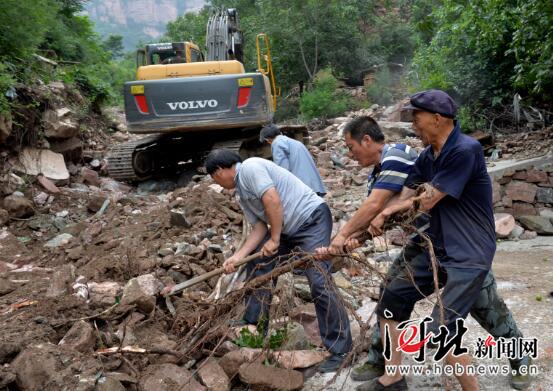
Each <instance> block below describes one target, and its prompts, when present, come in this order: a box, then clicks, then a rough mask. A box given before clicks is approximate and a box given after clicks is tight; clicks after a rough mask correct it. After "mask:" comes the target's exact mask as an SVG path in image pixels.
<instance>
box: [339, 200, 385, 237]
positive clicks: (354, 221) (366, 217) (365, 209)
mask: <svg viewBox="0 0 553 391" xmlns="http://www.w3.org/2000/svg"><path fill="white" fill-rule="evenodd" d="M393 195H394V192H393V191H391V190H384V189H374V190H373V191H372V192H371V194H370V195H369V197H367V199H366V200H365V201H363V204H361V207H360V208H359V209H358V210H357V211H356V212H355V213H354V215H353V216H352V217H351V219H350V220H349V221H348V222H347V224H346V225H345V226H344V227H343V228H342V229H341V230H340V232H338V234H337V235H336V236H337V237H339V238H343V239H344V240H345V239H347V238H349V237H350V236H351V235H353V234H354V233H356V232H358V231H362V230H364V229H366V228H367V227H368V226H369V224H370V222H371V220H372V219H373V218H374V217H375V216H376V215H377V214H379V213H380V212H381V211H382V209H383V207H384V205H386V203H387V202H388V201H389V200H390V198H392V196H393Z"/></svg>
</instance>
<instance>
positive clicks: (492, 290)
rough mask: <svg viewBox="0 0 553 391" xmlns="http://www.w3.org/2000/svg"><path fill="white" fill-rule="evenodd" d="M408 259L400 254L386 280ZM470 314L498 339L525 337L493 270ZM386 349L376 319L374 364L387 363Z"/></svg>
mask: <svg viewBox="0 0 553 391" xmlns="http://www.w3.org/2000/svg"><path fill="white" fill-rule="evenodd" d="M406 261H407V260H406V259H404V256H403V253H402V254H400V255H399V256H398V257H397V258H396V259H395V260H394V262H393V263H392V265H391V266H390V268H389V269H388V274H387V276H386V280H387V281H390V280H392V279H393V278H394V277H395V276H397V275H398V273H399V272H400V271H401V268H402V265H403V263H404V262H406ZM381 291H382V286H381ZM470 315H471V316H472V317H473V318H474V319H475V320H476V321H477V322H478V324H480V326H482V328H483V329H484V330H486V331H487V332H488V333H490V335H492V336H493V337H494V338H496V339H497V338H499V337H503V338H505V339H510V338H517V337H520V338H522V333H521V332H520V330H519V329H518V327H517V324H516V322H515V319H514V318H513V314H512V312H511V311H510V310H509V308H507V305H506V304H505V302H504V301H503V298H502V297H501V296H499V293H498V292H497V284H496V282H495V277H494V275H493V273H492V271H491V270H490V271H489V272H488V274H487V275H486V277H485V279H484V282H483V283H482V288H481V289H480V291H479V292H478V296H477V298H476V301H475V302H474V304H473V305H472V307H471V309H470ZM383 350H384V348H383V345H382V339H381V336H380V323H379V322H376V326H375V328H374V330H373V332H372V334H371V344H370V347H369V354H368V360H367V361H368V362H369V363H370V364H373V365H384V357H383V356H382V352H383ZM525 361H527V360H526V359H523V360H511V366H512V367H513V368H518V367H519V366H520V365H521V364H523V363H524V362H525Z"/></svg>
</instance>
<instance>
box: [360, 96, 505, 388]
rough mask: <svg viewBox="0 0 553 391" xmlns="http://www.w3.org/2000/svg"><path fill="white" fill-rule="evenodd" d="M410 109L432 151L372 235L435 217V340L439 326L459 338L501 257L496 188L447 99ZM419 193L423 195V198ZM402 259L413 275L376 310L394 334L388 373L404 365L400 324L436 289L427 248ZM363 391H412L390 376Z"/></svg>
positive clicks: (454, 360)
mask: <svg viewBox="0 0 553 391" xmlns="http://www.w3.org/2000/svg"><path fill="white" fill-rule="evenodd" d="M408 108H409V109H411V110H413V118H414V119H413V129H414V130H415V132H416V133H417V134H418V136H419V137H420V138H421V139H422V141H423V143H424V144H425V145H428V147H427V148H426V149H425V150H424V151H423V152H422V154H421V155H420V157H419V158H418V159H417V161H416V163H415V165H414V167H413V170H412V171H411V173H410V175H409V177H408V178H407V181H406V187H404V189H403V190H402V195H401V196H400V197H399V198H398V200H397V202H392V203H390V204H389V205H388V206H387V207H386V208H385V209H384V210H383V211H382V212H381V213H380V214H379V215H378V216H377V217H376V218H375V219H373V221H372V222H371V231H372V233H373V234H381V228H382V226H383V223H384V221H385V220H386V219H387V218H388V217H390V216H391V215H393V214H395V213H397V212H400V211H405V210H409V209H412V208H415V209H417V210H419V211H423V212H426V213H428V214H429V215H430V228H429V230H428V231H427V234H428V236H429V237H430V240H431V242H432V245H433V248H434V250H435V253H436V256H437V259H438V263H439V265H438V270H436V273H437V275H438V279H439V284H440V287H443V292H442V294H441V299H442V302H443V308H442V309H440V308H439V307H438V306H436V307H435V308H434V311H433V313H432V317H433V319H434V324H433V325H432V327H431V331H434V333H436V331H437V326H438V324H437V323H438V322H440V323H441V321H442V320H443V324H444V325H445V326H446V327H447V330H448V331H449V332H450V335H452V334H453V333H456V331H457V330H456V320H457V319H459V318H463V319H464V318H465V317H466V316H467V315H468V313H469V310H470V309H471V307H472V306H473V304H474V301H475V300H476V298H477V296H478V292H479V290H480V289H481V287H482V283H483V281H484V278H485V277H486V274H487V273H488V271H489V270H490V267H491V262H492V260H493V256H494V253H495V229H494V219H493V205H492V187H491V181H490V178H489V176H488V173H487V171H486V165H485V161H484V155H483V151H482V148H481V146H480V144H479V143H478V142H477V141H475V140H473V139H472V138H470V137H468V136H465V135H463V134H462V133H461V132H460V128H459V126H458V124H457V123H456V122H455V121H454V118H455V114H456V111H457V107H456V104H455V102H454V101H453V100H452V99H451V97H450V96H449V95H447V94H446V93H445V92H443V91H439V90H430V91H424V92H421V93H418V94H415V95H413V96H412V97H411V100H410V106H409V107H408ZM410 188H411V189H410ZM415 188H417V189H420V190H422V192H421V194H420V195H418V196H417V195H416V192H417V190H415ZM404 257H405V258H406V261H408V262H405V263H406V264H408V265H409V267H408V268H409V270H404V271H402V272H400V273H398V275H396V276H395V277H394V278H393V279H391V281H389V282H388V284H387V285H386V287H385V289H384V292H383V294H382V298H381V301H380V302H379V304H378V307H377V313H378V315H379V320H380V327H381V330H383V331H384V330H386V329H388V330H389V332H390V338H389V341H390V345H391V346H390V349H389V352H390V356H389V359H388V360H386V366H394V365H399V364H401V351H400V350H397V347H398V340H399V336H400V330H398V329H397V326H398V324H399V323H400V322H403V321H406V320H408V319H409V317H410V315H411V312H412V310H413V308H414V305H415V303H416V302H417V301H419V300H421V299H423V298H425V297H426V296H428V295H430V294H432V293H433V292H434V290H435V286H434V279H433V273H432V267H431V260H430V252H429V250H428V249H427V248H425V246H424V241H422V242H421V244H415V243H411V244H410V245H409V246H407V248H406V249H405V251H404ZM412 281H414V284H413V282H412ZM415 285H416V286H415ZM441 310H443V317H442V316H441ZM446 362H447V364H449V365H453V366H456V365H461V366H463V367H465V368H466V367H467V366H468V364H469V363H470V356H469V355H467V354H464V355H460V356H454V355H453V354H451V353H449V354H448V355H447V356H446ZM457 378H458V380H459V382H460V383H461V386H462V387H463V389H467V390H469V389H470V390H478V382H477V380H476V377H474V376H469V375H467V374H466V372H465V374H460V375H458V376H457ZM359 389H360V390H391V389H394V390H396V389H397V390H403V389H407V385H406V382H405V379H404V378H403V377H402V375H401V374H399V373H396V374H395V375H390V374H388V373H385V374H384V375H383V376H381V377H380V378H378V379H374V380H373V381H372V382H369V383H365V384H363V385H362V386H360V387H359Z"/></svg>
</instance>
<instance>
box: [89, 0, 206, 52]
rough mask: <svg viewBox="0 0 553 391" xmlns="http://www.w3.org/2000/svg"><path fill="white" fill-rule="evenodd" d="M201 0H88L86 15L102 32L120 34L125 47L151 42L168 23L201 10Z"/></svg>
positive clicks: (104, 33) (202, 1)
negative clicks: (189, 12) (180, 16)
mask: <svg viewBox="0 0 553 391" xmlns="http://www.w3.org/2000/svg"><path fill="white" fill-rule="evenodd" d="M204 3H205V1H204V0H184V1H183V0H91V1H89V2H88V3H87V6H86V14H87V15H88V16H89V17H90V18H91V19H92V20H93V21H94V23H95V24H96V29H97V31H98V32H99V33H100V34H101V35H103V36H104V35H109V34H119V35H122V36H123V42H124V44H125V48H126V49H134V48H135V46H136V44H137V43H138V42H140V41H143V42H146V41H152V40H155V39H157V38H159V37H160V36H161V35H163V33H164V32H165V25H166V24H167V22H169V21H171V20H174V19H176V18H177V16H179V15H182V14H183V13H185V12H188V11H194V10H198V9H200V8H201V7H202V6H203V5H204Z"/></svg>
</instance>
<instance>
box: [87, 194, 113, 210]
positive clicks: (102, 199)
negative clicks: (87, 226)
mask: <svg viewBox="0 0 553 391" xmlns="http://www.w3.org/2000/svg"><path fill="white" fill-rule="evenodd" d="M108 201H109V198H108V197H107V196H105V195H103V194H97V195H93V196H91V197H90V198H89V200H88V204H87V205H86V207H87V209H88V211H89V212H92V213H97V212H98V211H99V210H100V209H102V207H103V206H104V204H105V203H106V202H108Z"/></svg>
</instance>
